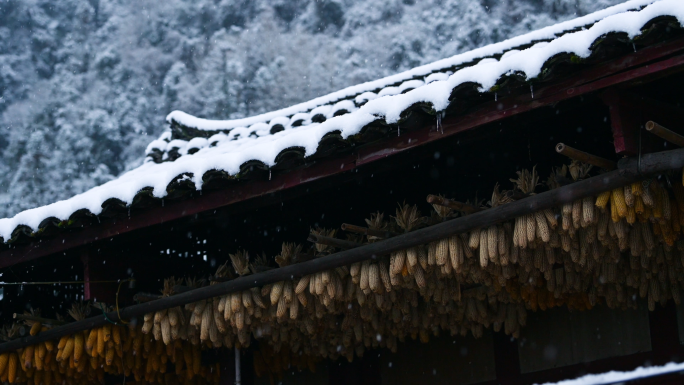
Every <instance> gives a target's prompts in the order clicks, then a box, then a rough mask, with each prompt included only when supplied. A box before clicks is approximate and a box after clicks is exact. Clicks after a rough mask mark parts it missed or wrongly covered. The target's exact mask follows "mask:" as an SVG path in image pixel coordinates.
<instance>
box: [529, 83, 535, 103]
mask: <svg viewBox="0 0 684 385" xmlns="http://www.w3.org/2000/svg"><path fill="white" fill-rule="evenodd" d="M530 93H531V94H532V99H534V86H533V85H531V84H530Z"/></svg>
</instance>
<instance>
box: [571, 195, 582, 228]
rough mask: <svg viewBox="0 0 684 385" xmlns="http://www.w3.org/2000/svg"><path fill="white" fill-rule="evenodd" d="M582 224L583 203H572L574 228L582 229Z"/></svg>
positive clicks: (579, 201) (578, 201)
mask: <svg viewBox="0 0 684 385" xmlns="http://www.w3.org/2000/svg"><path fill="white" fill-rule="evenodd" d="M581 222H582V201H581V200H576V201H574V202H572V226H573V227H574V228H576V229H579V228H580V227H581Z"/></svg>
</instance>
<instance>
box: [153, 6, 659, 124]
mask: <svg viewBox="0 0 684 385" xmlns="http://www.w3.org/2000/svg"><path fill="white" fill-rule="evenodd" d="M653 2H654V0H630V1H626V2H624V3H622V4H618V5H615V6H612V7H609V8H606V9H604V10H601V11H598V12H594V13H590V14H588V15H585V16H582V17H579V18H576V19H572V20H568V21H566V22H562V23H558V24H555V25H552V26H549V27H546V28H542V29H539V30H536V31H532V32H530V33H527V34H524V35H520V36H517V37H514V38H511V39H508V40H504V41H502V42H499V43H496V44H490V45H487V46H484V47H481V48H478V49H474V50H472V51H468V52H464V53H462V54H458V55H455V56H452V57H450V58H447V59H443V60H439V61H436V62H433V63H430V64H426V65H423V66H420V67H415V68H412V69H410V70H408V71H405V72H402V73H399V74H396V75H392V76H388V77H385V78H382V79H378V80H374V81H370V82H366V83H362V84H358V85H355V86H351V87H347V88H344V89H342V90H340V91H337V92H333V93H331V94H328V95H324V96H321V97H318V98H315V99H312V100H309V101H307V102H304V103H300V104H296V105H294V106H291V107H287V108H283V109H280V110H276V111H272V112H268V113H265V114H261V115H256V116H252V117H248V118H243V119H234V120H210V119H203V118H198V117H195V116H192V115H190V114H187V113H185V112H182V111H173V112H171V113H170V114H169V115H168V116H167V117H166V120H167V121H169V122H171V120H175V121H176V122H178V123H180V124H182V125H184V126H187V127H194V128H197V129H201V130H209V131H216V130H229V129H232V128H236V127H241V126H250V125H252V124H254V123H259V122H268V121H270V120H271V119H273V118H276V117H279V116H291V115H293V114H296V113H298V112H306V111H310V110H312V109H314V108H316V107H318V106H320V105H324V104H330V103H335V102H337V101H339V100H342V99H347V98H353V97H355V96H357V95H360V94H362V93H364V92H367V91H374V90H379V89H382V88H385V87H388V86H391V85H395V84H398V83H401V82H403V81H406V80H410V79H414V78H419V77H424V76H427V75H430V74H431V73H433V72H438V71H442V70H445V69H448V68H451V67H454V66H458V65H462V64H464V63H469V62H471V61H473V60H476V59H478V58H485V57H490V56H496V55H501V54H503V53H504V52H506V51H508V50H510V49H512V48H515V47H520V46H524V45H527V44H531V43H534V42H536V41H540V40H551V39H554V38H556V36H557V35H558V34H561V33H563V32H565V31H570V30H574V29H576V28H580V27H583V26H586V25H590V24H593V23H595V22H597V21H598V20H601V19H604V18H606V17H608V16H611V15H615V14H618V13H621V12H625V11H629V10H634V9H638V8H640V7H643V6H645V5H648V4H651V3H653Z"/></svg>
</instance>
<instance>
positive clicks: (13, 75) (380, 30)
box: [0, 0, 621, 217]
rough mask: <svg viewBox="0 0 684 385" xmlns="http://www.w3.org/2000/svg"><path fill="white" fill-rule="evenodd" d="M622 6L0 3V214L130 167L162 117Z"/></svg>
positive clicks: (294, 93)
mask: <svg viewBox="0 0 684 385" xmlns="http://www.w3.org/2000/svg"><path fill="white" fill-rule="evenodd" d="M620 2H621V1H620V0H424V1H418V0H373V1H362V0H272V1H268V0H164V1H149V0H135V1H134V0H60V1H51V0H0V130H1V132H2V135H0V217H7V216H13V215H14V214H16V213H17V212H19V211H21V210H25V209H28V208H32V207H36V206H40V205H45V204H49V203H52V202H55V201H57V200H61V199H65V198H69V197H71V196H73V195H75V194H78V193H81V192H83V191H85V190H87V189H89V188H91V187H94V186H96V185H99V184H102V183H104V182H106V181H108V180H111V179H112V178H115V177H116V176H117V175H119V174H121V173H122V172H125V171H126V170H129V169H131V168H134V167H136V166H138V165H140V164H141V163H142V160H143V157H144V154H143V152H144V149H145V147H146V145H147V144H148V143H149V142H150V141H151V140H153V139H155V138H156V137H157V136H158V135H159V134H160V133H161V132H162V131H163V130H164V129H165V127H166V125H165V122H164V118H165V116H166V114H167V113H169V112H170V111H172V110H176V109H179V110H183V111H185V112H188V113H190V114H193V115H197V116H201V117H206V118H210V119H230V118H239V117H245V116H249V115H254V114H259V113H263V112H267V111H269V110H273V109H277V108H282V107H286V106H288V105H292V104H295V103H299V102H302V101H306V100H308V99H311V98H314V97H316V96H320V95H323V94H326V93H329V92H332V91H335V90H338V89H341V88H343V87H346V86H350V85H353V84H356V83H361V82H365V81H369V80H373V79H376V78H380V77H383V76H387V75H391V74H394V73H397V72H401V71H404V70H407V69H409V68H412V67H415V66H418V65H421V64H425V63H429V62H431V61H435V60H438V59H442V58H445V57H449V56H452V55H455V54H458V53H461V52H464V51H468V50H471V49H473V48H477V47H480V46H483V45H486V44H490V43H494V42H497V41H501V40H504V39H506V38H509V37H513V36H515V35H520V34H523V33H525V32H528V31H531V30H535V29H538V28H541V27H544V26H547V25H551V24H555V23H557V22H560V21H564V20H567V19H571V18H574V17H577V16H582V15H585V14H587V13H590V12H594V11H596V10H599V9H602V8H605V7H607V6H610V5H614V4H616V3H620Z"/></svg>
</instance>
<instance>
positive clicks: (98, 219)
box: [97, 215, 102, 223]
mask: <svg viewBox="0 0 684 385" xmlns="http://www.w3.org/2000/svg"><path fill="white" fill-rule="evenodd" d="M97 223H102V222H100V216H99V215H98V216H97Z"/></svg>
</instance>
